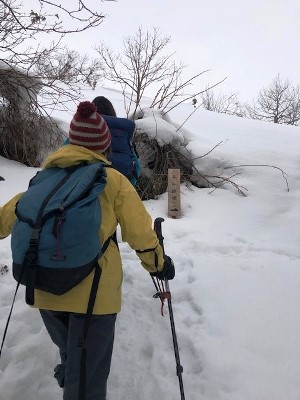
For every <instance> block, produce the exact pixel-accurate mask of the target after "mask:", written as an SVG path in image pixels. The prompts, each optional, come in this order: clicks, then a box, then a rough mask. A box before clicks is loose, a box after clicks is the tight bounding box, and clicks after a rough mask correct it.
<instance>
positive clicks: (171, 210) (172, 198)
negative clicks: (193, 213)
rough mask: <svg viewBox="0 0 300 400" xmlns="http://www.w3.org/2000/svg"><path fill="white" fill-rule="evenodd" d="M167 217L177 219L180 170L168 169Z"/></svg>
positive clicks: (179, 209) (178, 213) (178, 214)
mask: <svg viewBox="0 0 300 400" xmlns="http://www.w3.org/2000/svg"><path fill="white" fill-rule="evenodd" d="M168 216H169V217H171V218H179V217H180V216H181V205H180V169H168Z"/></svg>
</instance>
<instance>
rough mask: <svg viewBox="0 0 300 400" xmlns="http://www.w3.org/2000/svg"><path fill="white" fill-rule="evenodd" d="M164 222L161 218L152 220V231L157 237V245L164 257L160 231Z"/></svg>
mask: <svg viewBox="0 0 300 400" xmlns="http://www.w3.org/2000/svg"><path fill="white" fill-rule="evenodd" d="M163 222H164V219H163V218H162V217H158V218H155V220H154V231H155V233H156V235H157V238H158V241H159V244H160V245H161V247H162V249H163V253H164V255H165V248H164V237H163V235H162V229H161V224H162V223H163Z"/></svg>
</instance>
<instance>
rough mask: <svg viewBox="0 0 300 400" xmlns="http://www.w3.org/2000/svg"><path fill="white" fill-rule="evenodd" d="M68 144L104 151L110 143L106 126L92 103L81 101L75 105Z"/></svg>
mask: <svg viewBox="0 0 300 400" xmlns="http://www.w3.org/2000/svg"><path fill="white" fill-rule="evenodd" d="M69 140H70V144H76V145H77V146H84V147H86V148H87V149H89V150H94V151H100V152H101V153H104V152H105V150H107V149H108V148H109V146H110V144H111V135H110V132H109V129H108V126H107V124H106V122H105V121H104V119H103V118H102V117H101V115H100V114H98V113H97V107H96V106H95V104H94V103H91V102H89V101H83V102H82V103H80V104H79V106H78V107H77V112H76V114H75V115H74V117H73V119H72V121H71V124H70V130H69Z"/></svg>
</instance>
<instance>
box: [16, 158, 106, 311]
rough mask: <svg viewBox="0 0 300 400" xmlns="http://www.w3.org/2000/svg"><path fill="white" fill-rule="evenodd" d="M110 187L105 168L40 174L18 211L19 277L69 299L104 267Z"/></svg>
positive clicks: (30, 293) (29, 286)
mask: <svg viewBox="0 0 300 400" xmlns="http://www.w3.org/2000/svg"><path fill="white" fill-rule="evenodd" d="M105 184H106V172H105V168H104V164H102V163H98V162H97V163H93V164H85V165H80V166H75V167H70V168H48V169H45V170H42V171H40V172H38V173H37V174H36V176H35V177H34V178H33V179H32V180H31V181H30V184H29V188H28V190H27V191H26V192H25V193H24V194H23V196H22V197H21V199H20V200H19V202H18V204H17V206H16V215H17V221H16V223H15V225H14V227H13V230H12V235H11V248H12V259H13V275H14V278H15V279H16V280H17V282H18V283H19V284H20V283H21V284H22V285H25V286H26V302H27V304H30V305H33V304H34V289H40V290H43V291H46V292H49V293H53V294H55V295H60V294H63V293H66V292H67V291H69V290H70V289H72V288H73V287H74V286H76V285H77V284H79V283H80V282H81V281H82V280H83V279H84V278H86V277H87V275H88V274H90V272H91V271H92V270H93V269H95V268H96V270H99V269H100V268H97V267H98V259H99V258H100V257H101V255H102V254H103V253H104V251H105V250H106V248H107V246H108V242H109V240H108V241H107V243H104V244H101V243H100V240H99V230H100V225H101V217H102V214H101V206H100V202H99V199H98V196H99V194H100V193H101V192H102V191H103V189H104V187H105Z"/></svg>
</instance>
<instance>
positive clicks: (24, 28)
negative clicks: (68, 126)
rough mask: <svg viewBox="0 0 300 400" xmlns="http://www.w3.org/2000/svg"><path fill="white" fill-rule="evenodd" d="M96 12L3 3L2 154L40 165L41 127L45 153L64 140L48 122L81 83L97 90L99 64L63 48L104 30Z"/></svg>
mask: <svg viewBox="0 0 300 400" xmlns="http://www.w3.org/2000/svg"><path fill="white" fill-rule="evenodd" d="M95 3H98V4H100V1H95ZM28 7H30V8H28ZM97 8H98V6H97V5H94V6H93V9H90V8H88V7H87V5H86V1H85V0H78V1H77V2H65V3H61V2H60V1H58V0H33V1H32V2H31V4H30V6H28V4H26V3H25V2H24V3H22V2H21V1H18V0H0V112H1V126H0V154H2V155H5V156H6V157H8V158H12V159H16V160H18V161H21V162H24V163H27V164H29V165H35V166H36V165H38V163H39V162H40V159H39V157H38V149H36V151H35V150H34V146H33V141H34V130H36V129H38V127H39V126H41V132H43V135H41V136H42V139H43V138H44V144H43V147H44V149H45V151H46V149H49V148H51V146H53V145H54V143H56V140H58V138H59V137H60V136H61V135H60V132H59V129H58V128H57V127H56V126H55V124H54V123H53V122H52V121H47V120H46V119H45V118H46V117H47V116H48V117H49V116H50V114H51V112H52V110H53V109H67V108H68V107H67V105H68V103H69V102H70V101H77V100H78V99H79V97H80V85H81V84H82V83H86V84H88V85H89V86H91V87H95V85H96V82H97V80H98V78H99V73H98V70H99V68H100V64H99V62H97V61H96V60H91V59H89V58H88V57H87V56H80V55H79V54H78V53H77V52H75V51H71V50H69V49H67V48H66V47H64V46H63V45H62V43H63V39H64V37H65V36H66V35H69V34H73V33H75V32H77V33H78V32H82V31H85V30H87V29H90V28H94V27H97V26H98V25H99V24H101V22H102V21H103V19H104V15H103V14H102V13H100V12H99V11H95V10H97ZM49 34H51V40H52V41H51V43H49ZM42 43H48V44H42ZM49 130H50V131H49ZM55 130H56V133H55ZM15 132H19V135H15V134H13V135H12V133H15ZM55 137H56V139H55ZM39 139H41V138H39ZM45 141H46V143H45Z"/></svg>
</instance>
